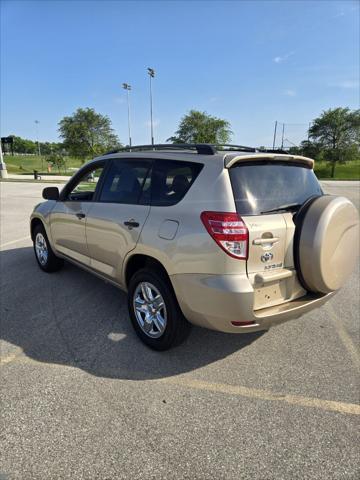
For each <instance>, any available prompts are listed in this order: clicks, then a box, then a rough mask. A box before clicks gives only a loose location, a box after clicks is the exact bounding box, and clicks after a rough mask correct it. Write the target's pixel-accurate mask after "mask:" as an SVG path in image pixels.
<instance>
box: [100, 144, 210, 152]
mask: <svg viewBox="0 0 360 480" xmlns="http://www.w3.org/2000/svg"><path fill="white" fill-rule="evenodd" d="M149 150H153V151H156V150H196V151H197V153H199V154H202V155H214V154H215V153H216V148H214V147H213V145H210V144H207V143H156V144H154V145H133V146H131V147H130V146H128V147H123V148H118V149H116V150H112V151H111V152H106V153H105V154H104V155H110V154H111V153H120V152H145V151H149Z"/></svg>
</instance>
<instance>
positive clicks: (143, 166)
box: [99, 160, 151, 204]
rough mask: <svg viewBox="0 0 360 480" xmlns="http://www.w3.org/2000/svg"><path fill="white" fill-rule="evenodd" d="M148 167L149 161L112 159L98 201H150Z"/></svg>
mask: <svg viewBox="0 0 360 480" xmlns="http://www.w3.org/2000/svg"><path fill="white" fill-rule="evenodd" d="M150 167H151V163H150V162H144V161H136V160H132V161H128V160H126V161H124V160H114V161H113V162H112V164H111V166H110V168H109V170H108V172H107V174H106V178H105V180H104V185H103V188H102V190H101V194H100V198H99V201H100V202H111V203H127V204H137V203H147V204H148V203H150V183H151V182H150V177H149V176H148V174H149V171H150Z"/></svg>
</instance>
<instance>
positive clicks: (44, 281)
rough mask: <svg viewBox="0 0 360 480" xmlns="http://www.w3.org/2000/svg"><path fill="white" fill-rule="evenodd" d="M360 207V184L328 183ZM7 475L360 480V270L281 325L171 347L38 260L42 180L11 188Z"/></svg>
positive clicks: (4, 419)
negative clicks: (147, 342) (139, 334)
mask: <svg viewBox="0 0 360 480" xmlns="http://www.w3.org/2000/svg"><path fill="white" fill-rule="evenodd" d="M324 189H325V191H327V192H328V193H334V194H340V195H344V196H347V197H349V198H350V199H351V200H352V201H353V202H354V203H356V205H357V206H358V207H359V193H360V188H359V183H358V182H352V183H351V182H338V183H333V182H325V183H324ZM0 190H1V208H0V210H1V211H0V213H1V253H0V255H1V256H0V274H1V331H0V333H1V343H0V345H1V365H0V381H1V383H0V385H1V429H0V439H1V440H0V442H1V446H0V459H1V462H0V472H1V474H0V478H1V479H8V480H11V479H27V480H30V479H66V478H71V479H74V478H76V479H175V478H176V479H215V480H217V479H219V480H220V479H252V480H257V479H266V480H270V479H277V480H279V479H302V480H303V479H312V480H313V479H326V480H329V479H355V478H359V477H358V476H359V465H360V462H359V448H358V445H359V443H358V440H359V438H358V433H357V432H358V425H359V421H358V420H359V414H360V407H359V391H360V389H359V374H358V372H359V365H360V357H359V351H358V346H359V268H358V265H357V266H356V270H355V272H354V274H353V275H352V277H351V279H350V280H349V281H348V283H347V284H346V286H345V287H344V288H343V290H342V291H341V292H339V293H338V294H337V295H336V296H335V297H334V298H333V299H332V300H331V301H330V302H329V303H328V304H326V305H325V306H324V307H322V308H321V309H319V310H316V311H314V312H311V313H310V314H308V315H306V316H304V317H302V318H301V319H298V320H294V321H291V322H288V323H286V324H283V325H281V326H279V327H277V328H274V329H272V330H270V331H269V332H265V333H259V334H251V335H250V334H249V335H244V336H243V335H236V336H234V335H227V334H221V333H215V332H211V331H206V330H202V329H200V328H193V330H192V334H191V336H190V337H189V339H188V340H187V341H186V343H185V344H184V345H182V346H180V347H178V348H176V349H174V350H172V351H169V352H164V353H157V352H153V351H151V350H149V349H147V348H146V347H145V346H144V345H142V344H141V343H140V342H139V341H138V340H137V338H136V337H135V334H134V333H133V331H132V328H131V325H130V323H129V320H128V315H127V309H126V296H125V294H124V293H122V292H121V291H119V290H117V289H116V288H114V287H112V286H110V285H108V284H106V283H104V282H103V281H101V280H99V279H97V278H95V277H94V276H92V275H90V274H88V273H86V272H84V271H82V270H80V269H78V268H76V267H74V266H72V265H70V264H66V266H65V268H64V269H63V270H61V271H60V272H58V273H56V274H52V275H47V274H45V273H42V272H41V271H40V269H39V268H38V266H37V264H36V263H35V259H34V257H33V251H32V245H31V242H30V238H29V232H28V218H29V214H30V212H31V210H32V208H33V206H34V205H35V204H36V203H38V202H39V201H40V198H41V190H42V185H41V184H35V183H1V184H0Z"/></svg>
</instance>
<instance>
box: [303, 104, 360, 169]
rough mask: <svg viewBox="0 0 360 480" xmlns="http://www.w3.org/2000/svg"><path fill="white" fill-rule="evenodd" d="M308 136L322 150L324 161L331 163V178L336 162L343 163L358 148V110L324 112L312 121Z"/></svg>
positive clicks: (343, 109) (337, 109)
mask: <svg viewBox="0 0 360 480" xmlns="http://www.w3.org/2000/svg"><path fill="white" fill-rule="evenodd" d="M309 136H310V138H311V139H313V140H314V141H315V142H316V143H317V144H318V146H319V147H320V148H321V149H323V151H324V152H323V154H324V158H325V160H327V161H329V162H330V163H331V177H332V178H333V177H334V175H335V167H336V163H337V162H345V161H346V160H348V159H349V158H351V157H352V156H353V155H354V154H355V155H356V152H359V147H360V110H353V111H351V110H350V109H349V108H341V107H339V108H334V109H329V110H326V111H324V112H323V113H322V114H321V115H320V117H318V118H316V119H315V120H314V121H313V124H312V126H311V127H310V129H309Z"/></svg>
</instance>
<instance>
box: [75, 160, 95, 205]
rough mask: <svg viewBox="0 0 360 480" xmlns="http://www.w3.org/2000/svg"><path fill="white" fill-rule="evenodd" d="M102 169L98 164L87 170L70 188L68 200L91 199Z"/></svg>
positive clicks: (83, 200)
mask: <svg viewBox="0 0 360 480" xmlns="http://www.w3.org/2000/svg"><path fill="white" fill-rule="evenodd" d="M102 171H103V167H99V166H98V167H97V168H95V169H93V170H88V171H87V172H86V173H85V174H84V175H83V176H82V177H81V178H80V179H79V180H78V182H77V183H76V185H75V186H74V187H73V188H72V189H71V191H70V193H69V194H68V200H77V201H82V202H85V201H91V200H92V198H93V196H94V193H95V190H96V186H97V184H98V181H99V179H100V175H101V173H102Z"/></svg>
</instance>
